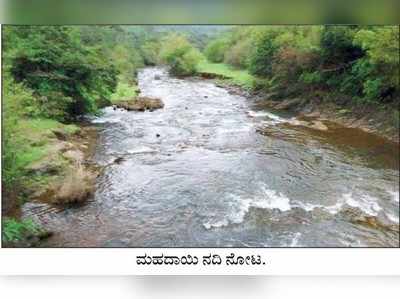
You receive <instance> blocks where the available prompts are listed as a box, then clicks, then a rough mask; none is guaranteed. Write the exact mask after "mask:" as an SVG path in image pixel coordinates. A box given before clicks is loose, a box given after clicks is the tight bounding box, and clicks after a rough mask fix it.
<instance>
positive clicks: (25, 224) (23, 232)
mask: <svg viewBox="0 0 400 299" xmlns="http://www.w3.org/2000/svg"><path fill="white" fill-rule="evenodd" d="M39 232H40V228H39V227H38V225H37V224H35V223H34V222H33V221H32V220H31V219H25V220H22V221H18V220H15V219H13V218H7V219H5V220H4V221H3V231H2V239H3V240H4V241H6V242H13V241H20V240H22V239H23V238H24V237H26V236H27V235H29V234H36V233H39Z"/></svg>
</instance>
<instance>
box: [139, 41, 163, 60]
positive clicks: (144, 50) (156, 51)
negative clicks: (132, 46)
mask: <svg viewBox="0 0 400 299" xmlns="http://www.w3.org/2000/svg"><path fill="white" fill-rule="evenodd" d="M160 47H161V45H160V43H159V42H158V41H146V42H145V43H144V44H143V45H142V46H141V48H140V50H141V54H142V57H143V62H144V64H145V65H157V64H158V63H159V62H160V57H159V56H160Z"/></svg>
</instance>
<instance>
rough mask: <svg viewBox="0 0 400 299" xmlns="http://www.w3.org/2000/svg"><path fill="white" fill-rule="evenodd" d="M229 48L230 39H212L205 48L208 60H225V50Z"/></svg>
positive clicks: (216, 61)
mask: <svg viewBox="0 0 400 299" xmlns="http://www.w3.org/2000/svg"><path fill="white" fill-rule="evenodd" d="M227 49H228V41H227V40H225V39H216V40H213V41H211V42H210V43H209V44H208V45H207V47H206V48H205V50H204V54H205V56H206V57H207V59H208V61H210V62H214V63H220V62H223V61H224V56H225V51H226V50H227Z"/></svg>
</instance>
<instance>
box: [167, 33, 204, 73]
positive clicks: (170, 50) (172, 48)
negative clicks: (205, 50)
mask: <svg viewBox="0 0 400 299" xmlns="http://www.w3.org/2000/svg"><path fill="white" fill-rule="evenodd" d="M161 58H162V59H163V61H164V62H165V63H167V64H168V65H169V66H170V72H171V73H172V74H173V75H177V76H188V75H193V74H194V73H196V66H197V64H198V63H199V62H200V60H201V55H200V53H199V51H198V50H197V49H195V48H194V47H193V46H192V45H191V44H190V43H189V42H188V40H187V39H186V38H185V37H184V36H182V35H177V34H171V35H170V36H168V37H167V38H166V39H165V40H164V42H163V44H162V51H161Z"/></svg>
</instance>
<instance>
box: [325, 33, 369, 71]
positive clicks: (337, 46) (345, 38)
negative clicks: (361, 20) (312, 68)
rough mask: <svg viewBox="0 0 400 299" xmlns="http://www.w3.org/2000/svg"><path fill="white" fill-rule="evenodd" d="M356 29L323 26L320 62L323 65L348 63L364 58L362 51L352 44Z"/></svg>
mask: <svg viewBox="0 0 400 299" xmlns="http://www.w3.org/2000/svg"><path fill="white" fill-rule="evenodd" d="M356 30H357V27H350V26H324V28H323V30H322V32H321V60H322V63H323V64H325V65H328V66H329V65H339V64H341V63H343V64H344V63H349V62H351V61H354V60H356V59H358V58H361V57H362V56H364V51H363V50H362V48H361V47H360V46H358V45H355V44H353V39H354V34H355V33H356Z"/></svg>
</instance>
